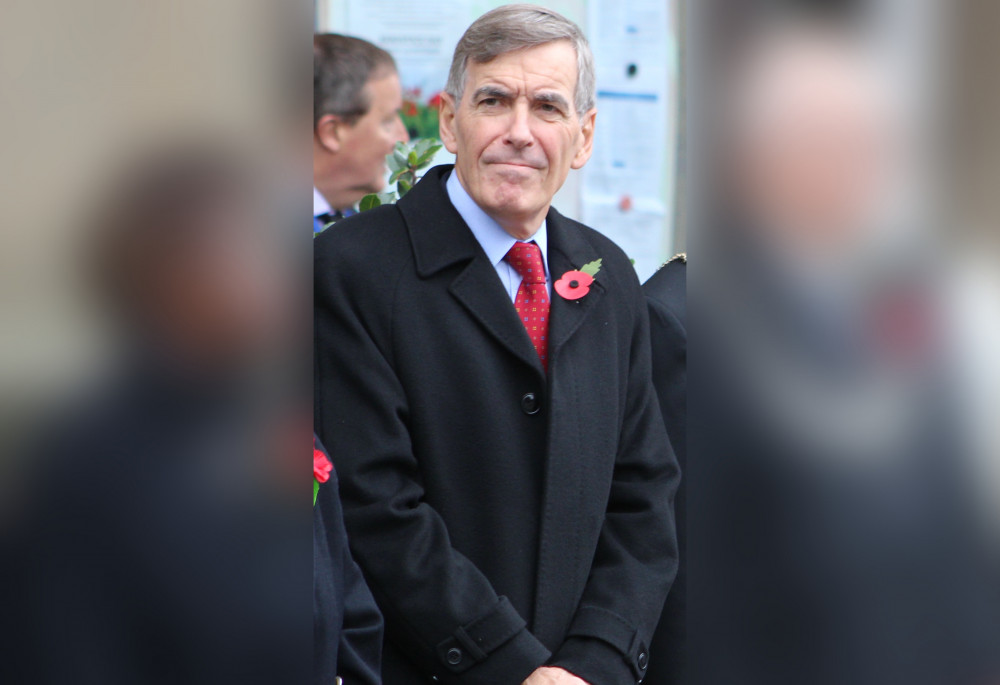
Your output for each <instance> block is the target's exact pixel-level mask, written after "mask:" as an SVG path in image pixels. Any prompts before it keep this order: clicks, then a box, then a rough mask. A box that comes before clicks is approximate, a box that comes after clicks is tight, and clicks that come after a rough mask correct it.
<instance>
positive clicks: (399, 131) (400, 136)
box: [396, 114, 410, 143]
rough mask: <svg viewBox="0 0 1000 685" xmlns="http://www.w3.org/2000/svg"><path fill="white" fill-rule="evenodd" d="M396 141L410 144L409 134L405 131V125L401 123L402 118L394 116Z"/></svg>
mask: <svg viewBox="0 0 1000 685" xmlns="http://www.w3.org/2000/svg"><path fill="white" fill-rule="evenodd" d="M396 140H397V141H399V142H400V143H408V142H410V132H409V131H407V130H406V124H404V123H403V118H402V117H401V116H399V115H398V114H397V115H396Z"/></svg>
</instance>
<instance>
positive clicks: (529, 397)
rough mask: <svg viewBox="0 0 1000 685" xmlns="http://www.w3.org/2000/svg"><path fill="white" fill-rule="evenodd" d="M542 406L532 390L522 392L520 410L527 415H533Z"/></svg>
mask: <svg viewBox="0 0 1000 685" xmlns="http://www.w3.org/2000/svg"><path fill="white" fill-rule="evenodd" d="M541 408H542V403H541V402H540V401H539V400H538V396H537V395H535V393H533V392H526V393H524V397H522V398H521V411H523V412H524V413H525V414H527V415H528V416H533V415H534V414H537V413H538V410H539V409H541Z"/></svg>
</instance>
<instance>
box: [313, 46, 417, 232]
mask: <svg viewBox="0 0 1000 685" xmlns="http://www.w3.org/2000/svg"><path fill="white" fill-rule="evenodd" d="M402 106H403V95H402V89H401V88H400V85H399V75H398V74H397V73H396V63H395V62H394V61H393V59H392V55H390V54H389V53H388V52H386V51H385V50H382V49H381V48H379V47H376V46H375V45H372V44H371V43H369V42H368V41H365V40H362V39H360V38H353V37H351V36H342V35H338V34H335V33H327V34H318V35H316V36H314V37H313V186H314V187H313V217H314V229H315V230H317V231H318V230H322V229H323V228H324V227H325V226H326V225H328V224H330V223H331V222H334V221H337V220H338V219H340V218H342V217H344V216H345V215H349V214H351V213H352V212H353V211H354V206H355V205H356V204H357V203H358V201H359V200H361V198H362V197H364V196H365V195H367V194H369V193H377V192H379V191H380V190H382V188H383V187H384V186H385V173H386V166H385V157H386V155H388V154H389V153H390V152H392V148H393V146H395V144H396V143H397V142H400V141H403V142H405V141H407V140H409V136H408V135H407V132H406V127H405V126H404V125H403V121H402V119H400V117H399V110H400V108H401V107H402Z"/></svg>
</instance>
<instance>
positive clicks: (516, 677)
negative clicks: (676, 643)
mask: <svg viewBox="0 0 1000 685" xmlns="http://www.w3.org/2000/svg"><path fill="white" fill-rule="evenodd" d="M449 169H450V167H436V168H434V169H432V170H431V171H429V172H428V173H427V175H426V176H425V178H424V179H423V180H422V181H421V182H420V183H418V184H417V185H416V186H415V187H414V189H413V190H412V191H410V193H409V194H407V195H406V197H405V198H403V199H402V200H401V201H400V202H399V203H398V204H397V205H393V206H384V207H380V208H378V209H375V210H372V211H370V212H366V213H364V214H361V215H358V216H356V217H351V218H349V219H346V220H344V221H342V222H341V223H339V224H337V227H336V230H331V231H326V232H325V233H324V234H322V235H320V236H319V237H318V238H317V239H316V241H315V250H316V264H315V284H316V287H315V306H316V321H315V325H316V342H317V349H316V370H317V376H316V382H315V389H316V399H315V409H316V425H317V426H318V430H319V433H320V436H321V438H322V439H323V441H324V442H325V444H326V445H327V446H328V447H329V448H330V451H331V453H332V454H333V457H334V461H335V464H336V468H337V470H338V472H339V475H340V478H341V497H342V500H343V503H344V518H345V522H346V524H347V530H348V533H349V535H350V539H351V547H352V551H353V552H354V555H355V558H356V559H357V560H358V563H359V564H360V565H361V567H362V569H363V570H364V572H365V575H366V577H367V580H368V582H369V585H370V587H371V588H372V592H373V594H374V595H375V598H376V600H377V601H378V603H379V606H380V608H381V609H382V612H383V614H384V616H385V619H386V640H387V644H386V649H385V654H384V661H383V663H384V666H383V678H384V680H385V681H386V682H389V683H393V685H397V684H399V685H403V684H405V683H418V682H427V680H428V679H429V678H431V677H436V678H437V679H438V681H440V682H450V683H482V684H484V685H485V684H487V683H488V684H489V685H508V684H509V685H519V684H520V683H521V681H522V680H523V679H524V678H525V677H526V676H528V675H529V674H530V673H531V672H532V671H533V670H534V669H535V668H536V667H538V666H541V665H543V664H545V663H550V664H554V665H559V666H562V667H564V668H566V669H567V670H569V671H571V672H573V673H576V674H578V675H579V676H580V677H582V678H584V679H586V680H589V681H590V682H592V683H595V684H597V685H614V684H616V683H626V682H635V681H637V680H639V679H640V678H641V677H642V676H643V675H644V673H645V667H646V665H647V661H648V653H647V648H646V645H648V643H649V639H650V636H651V634H652V630H653V627H654V625H655V624H656V621H657V618H658V616H659V613H660V609H661V607H662V603H663V598H664V597H665V595H666V592H667V590H668V588H669V586H670V583H671V581H672V579H673V576H674V573H675V569H676V563H677V551H676V542H675V536H674V528H673V518H672V500H673V495H674V490H675V488H676V484H677V479H678V470H677V465H676V461H675V459H674V456H673V454H672V452H671V450H670V446H669V441H668V440H667V437H666V432H665V430H664V428H663V421H662V419H661V418H660V415H659V406H658V404H657V400H656V395H655V392H654V390H653V386H652V382H651V380H650V379H651V374H650V354H649V333H648V325H649V324H648V315H647V312H646V306H645V301H644V299H643V296H642V292H641V290H640V288H639V283H638V280H637V279H636V276H635V272H634V270H633V269H632V266H631V264H630V263H629V260H628V259H627V258H626V257H625V255H624V254H623V253H622V251H621V250H620V249H619V248H618V247H616V246H615V245H614V244H613V243H612V242H611V241H609V240H608V239H607V238H605V237H603V236H602V235H600V234H599V233H597V232H596V231H593V230H591V229H589V228H587V227H585V226H583V225H581V224H578V223H576V222H574V221H571V220H569V219H566V218H564V217H563V216H561V215H560V214H559V213H558V212H556V211H555V210H550V212H549V214H548V217H547V222H548V223H547V226H548V229H547V230H548V241H549V247H548V260H549V267H550V270H551V272H552V274H553V275H554V276H555V277H556V278H558V277H559V275H561V274H562V273H564V272H565V271H567V270H570V269H573V268H579V267H580V266H582V265H583V264H584V263H586V262H590V261H593V260H596V259H598V258H601V259H603V266H602V268H601V272H600V273H599V274H598V276H597V280H596V282H595V283H594V285H593V286H592V287H591V291H590V293H589V294H588V295H587V296H586V297H584V298H582V299H580V300H577V301H567V300H563V299H561V298H559V297H558V296H556V297H554V301H553V303H552V310H551V317H550V318H551V325H550V330H549V373H548V376H546V374H545V373H544V372H543V370H542V367H541V364H540V362H539V360H538V356H537V354H536V353H535V350H534V348H533V347H532V345H531V342H530V340H529V338H528V335H527V333H526V331H525V330H524V327H523V325H522V324H521V322H520V320H519V318H518V316H517V314H516V312H515V309H514V307H513V304H512V302H511V300H510V297H509V296H508V294H507V292H506V291H505V290H504V288H503V286H502V285H501V283H500V280H499V278H497V275H496V271H495V269H494V267H493V265H492V264H490V263H489V261H488V259H487V258H486V255H485V253H484V252H483V250H482V248H481V247H480V246H479V243H478V242H477V241H476V239H475V237H474V236H473V234H472V232H471V231H470V230H469V228H468V227H467V226H466V225H465V223H464V222H463V221H462V218H461V217H460V215H459V214H458V212H457V211H456V210H455V209H454V207H453V206H452V205H451V203H450V201H449V200H448V197H447V194H446V192H445V190H444V187H443V182H442V181H443V178H444V177H445V175H446V174H447V172H448V170H449ZM329 492H330V491H329V489H327V491H326V493H323V492H321V493H320V496H321V497H323V496H324V494H326V495H328V494H329Z"/></svg>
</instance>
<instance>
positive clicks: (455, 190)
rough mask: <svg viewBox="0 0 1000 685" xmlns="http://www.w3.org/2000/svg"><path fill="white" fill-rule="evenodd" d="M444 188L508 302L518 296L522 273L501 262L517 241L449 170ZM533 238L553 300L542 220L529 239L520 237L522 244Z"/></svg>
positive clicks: (546, 243) (456, 175) (546, 284)
mask: <svg viewBox="0 0 1000 685" xmlns="http://www.w3.org/2000/svg"><path fill="white" fill-rule="evenodd" d="M445 188H446V189H447V191H448V197H449V198H450V199H451V203H452V204H453V205H455V209H457V210H458V213H459V214H461V215H462V218H463V219H465V223H466V224H468V226H469V228H470V229H471V230H472V234H473V235H474V236H476V240H478V241H479V244H480V245H482V247H483V251H484V252H485V253H486V256H487V258H489V260H490V263H491V264H492V265H493V268H495V269H496V270H497V276H499V277H500V282H501V283H502V284H503V287H504V288H505V289H506V290H507V294H508V295H510V299H511V301H514V300H516V299H517V289H518V288H519V287H520V286H521V274H519V273H517V271H515V270H514V267H512V266H511V265H510V264H508V263H507V262H506V261H504V257H506V256H507V253H508V252H510V248H512V247H514V243H517V242H519V241H518V240H517V239H516V238H514V236H512V235H511V234H510V233H508V232H507V231H505V230H503V227H502V226H501V225H500V224H498V223H497V222H496V220H495V219H493V217H491V216H490V215H489V214H487V213H486V212H484V211H483V210H482V209H481V208H480V207H479V205H477V204H476V201H475V200H473V199H472V197H470V196H469V193H468V192H466V190H465V188H464V187H463V186H462V182H461V181H459V180H458V174H456V173H455V172H454V171H452V172H451V173H450V174H448V180H447V182H446V183H445ZM532 241H534V242H535V243H536V244H537V245H538V247H539V248H540V249H541V251H542V265H543V266H544V267H545V286H546V288H548V291H549V299H550V300H551V299H552V277H551V275H550V274H549V256H548V242H547V238H546V233H545V221H544V220H543V221H542V225H541V226H539V227H538V230H537V231H535V234H534V235H533V236H531V237H530V238H529V239H528V240H522V241H520V242H522V243H530V242H532Z"/></svg>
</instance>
